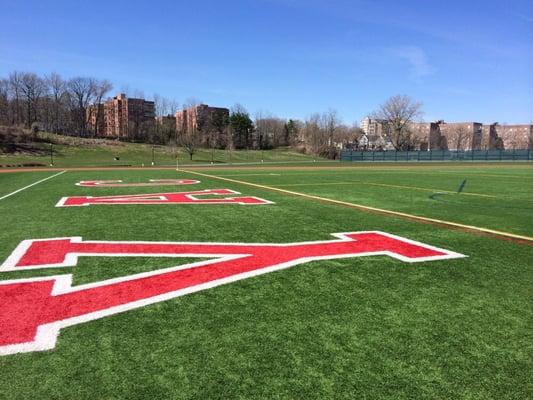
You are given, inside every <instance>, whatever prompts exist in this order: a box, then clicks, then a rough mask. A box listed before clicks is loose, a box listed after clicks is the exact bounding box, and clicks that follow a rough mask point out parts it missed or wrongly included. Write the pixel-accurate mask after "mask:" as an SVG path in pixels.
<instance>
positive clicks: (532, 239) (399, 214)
mask: <svg viewBox="0 0 533 400" xmlns="http://www.w3.org/2000/svg"><path fill="white" fill-rule="evenodd" d="M184 172H188V173H190V174H195V175H200V176H204V177H206V178H212V179H219V180H223V181H228V182H233V183H237V184H241V185H248V186H253V187H257V188H260V189H266V190H272V191H274V192H279V193H285V194H290V195H293V196H299V197H305V198H307V199H312V200H318V201H322V202H327V203H332V204H339V205H343V206H348V207H352V208H357V209H360V210H367V211H374V212H378V213H380V214H387V215H393V216H397V217H403V218H408V219H411V220H415V221H416V220H418V221H424V222H431V223H436V224H439V225H446V226H451V227H455V228H461V229H466V230H470V231H477V232H483V233H488V234H491V235H493V236H501V237H506V238H512V239H520V240H524V241H528V242H530V243H531V244H533V237H531V236H523V235H516V234H514V233H509V232H504V231H497V230H494V229H488V228H482V227H479V226H473V225H464V224H459V223H457V222H451V221H444V220H440V219H436V218H428V217H421V216H418V215H413V214H407V213H403V212H399V211H392V210H387V209H384V208H377V207H369V206H364V205H362V204H357V203H349V202H347V201H341V200H334V199H329V198H327V197H320V196H315V195H311V194H305V193H300V192H293V191H292V190H285V189H280V188H277V187H273V186H266V185H259V184H257V183H250V182H246V181H239V180H237V179H230V178H223V177H221V176H216V175H209V174H203V173H201V172H195V171H190V170H187V171H184Z"/></svg>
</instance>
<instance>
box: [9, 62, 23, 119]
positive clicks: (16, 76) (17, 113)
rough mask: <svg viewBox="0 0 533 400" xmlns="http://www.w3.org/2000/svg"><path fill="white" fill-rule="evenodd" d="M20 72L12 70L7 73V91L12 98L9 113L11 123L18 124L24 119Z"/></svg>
mask: <svg viewBox="0 0 533 400" xmlns="http://www.w3.org/2000/svg"><path fill="white" fill-rule="evenodd" d="M21 85H22V74H21V73H20V72H18V71H14V72H12V73H11V74H9V91H10V93H11V98H12V100H13V101H12V103H13V104H12V106H11V110H12V111H11V115H12V118H11V119H12V121H13V122H12V123H13V124H14V125H19V124H21V123H22V122H23V121H24V117H23V111H22V91H21Z"/></svg>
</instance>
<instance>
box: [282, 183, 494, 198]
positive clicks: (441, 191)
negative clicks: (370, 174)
mask: <svg viewBox="0 0 533 400" xmlns="http://www.w3.org/2000/svg"><path fill="white" fill-rule="evenodd" d="M352 184H359V185H368V186H383V187H392V188H398V189H412V190H422V191H425V192H432V193H435V192H439V193H450V194H455V193H456V192H454V191H450V190H441V189H429V188H422V187H418V186H402V185H391V184H387V183H377V182H363V181H349V182H320V183H288V184H283V185H277V186H283V187H290V186H325V185H352ZM462 195H465V196H480V197H493V198H497V197H498V196H493V195H490V194H481V193H461V196H462Z"/></svg>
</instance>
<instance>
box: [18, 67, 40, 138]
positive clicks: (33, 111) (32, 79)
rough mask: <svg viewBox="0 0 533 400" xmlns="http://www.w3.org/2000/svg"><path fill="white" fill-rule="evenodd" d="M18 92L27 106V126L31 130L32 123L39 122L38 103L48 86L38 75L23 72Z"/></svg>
mask: <svg viewBox="0 0 533 400" xmlns="http://www.w3.org/2000/svg"><path fill="white" fill-rule="evenodd" d="M18 90H19V91H20V93H21V94H22V97H23V99H24V102H25V105H26V126H27V127H28V128H29V127H30V126H31V124H32V123H34V122H35V121H37V117H38V103H39V100H40V99H41V97H42V95H43V94H44V92H45V90H46V85H45V84H44V81H43V80H42V79H41V78H39V77H38V76H37V75H36V74H34V73H31V72H23V73H22V74H20V80H19V81H18Z"/></svg>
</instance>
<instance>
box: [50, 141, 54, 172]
mask: <svg viewBox="0 0 533 400" xmlns="http://www.w3.org/2000/svg"><path fill="white" fill-rule="evenodd" d="M50 166H51V167H53V166H54V144H53V143H50Z"/></svg>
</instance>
